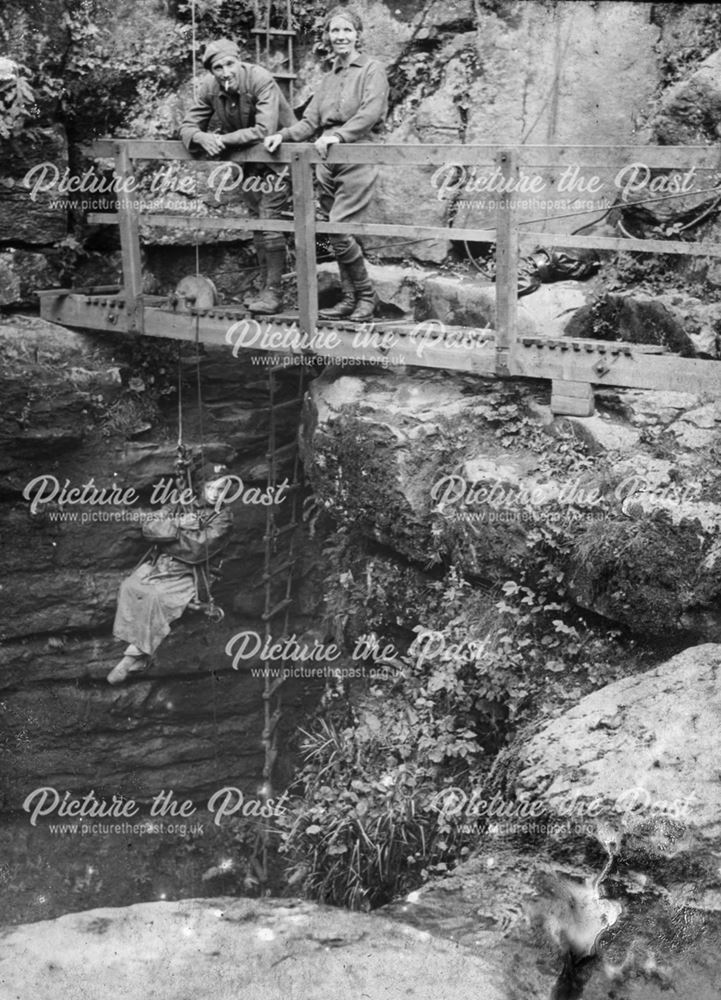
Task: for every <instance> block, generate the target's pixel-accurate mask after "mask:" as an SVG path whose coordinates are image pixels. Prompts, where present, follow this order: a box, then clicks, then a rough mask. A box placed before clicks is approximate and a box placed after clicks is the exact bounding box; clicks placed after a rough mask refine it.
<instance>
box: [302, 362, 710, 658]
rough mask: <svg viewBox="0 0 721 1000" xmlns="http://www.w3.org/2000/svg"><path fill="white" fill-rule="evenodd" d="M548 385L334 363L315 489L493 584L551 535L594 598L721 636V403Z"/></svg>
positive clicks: (371, 524)
mask: <svg viewBox="0 0 721 1000" xmlns="http://www.w3.org/2000/svg"><path fill="white" fill-rule="evenodd" d="M709 363H711V362H709ZM547 393H548V390H547V389H545V390H540V389H534V388H533V387H531V386H529V385H528V384H525V385H524V384H521V383H520V382H517V383H512V382H509V383H507V384H505V385H501V384H500V383H498V382H496V381H494V380H490V379H489V380H483V379H480V378H477V377H472V378H470V377H464V376H459V375H452V374H450V373H447V372H446V373H439V372H429V371H419V370H416V371H414V372H412V373H409V374H404V375H400V374H396V373H393V372H389V371H386V372H380V371H378V370H371V371H368V372H367V373H365V374H364V375H363V376H362V377H355V376H348V375H344V374H342V373H341V372H340V371H338V370H336V371H332V372H330V371H329V372H327V373H325V374H324V375H323V376H322V377H321V378H320V379H318V380H317V381H316V382H315V383H314V384H313V386H312V389H311V393H310V397H309V407H308V412H307V414H306V421H305V432H304V439H303V448H304V455H305V464H306V468H308V469H309V470H310V476H311V479H312V481H313V486H314V490H315V493H316V495H317V496H318V497H319V498H320V499H321V500H322V502H323V503H324V504H325V506H326V508H327V509H328V511H329V512H330V513H331V514H332V515H333V516H334V517H336V518H337V519H338V520H339V521H340V522H341V523H343V524H348V525H350V524H355V525H356V526H360V527H361V528H362V530H363V531H364V533H366V534H367V535H368V536H369V537H371V538H374V539H375V540H376V541H379V542H381V543H383V544H385V545H388V546H390V547H391V548H393V549H395V550H396V551H397V552H400V553H401V554H402V555H403V556H405V557H409V558H411V559H413V560H415V561H417V562H418V563H421V564H424V565H427V564H428V563H429V562H431V563H432V562H439V561H441V560H451V561H453V562H455V563H456V565H458V566H459V567H461V568H463V569H464V570H465V571H466V572H467V573H470V574H471V575H472V576H476V577H481V578H484V579H487V580H501V581H502V580H505V579H508V577H509V576H511V577H512V576H514V575H516V574H517V573H518V572H519V571H520V570H521V569H522V568H523V567H524V566H525V567H526V568H527V567H528V565H529V563H532V562H533V560H534V558H536V557H537V556H536V555H534V553H540V552H542V551H543V545H544V544H545V543H544V542H543V541H542V539H543V537H546V538H547V540H548V542H549V543H550V544H551V545H552V546H553V550H554V551H555V557H556V558H557V559H559V560H560V563H559V565H560V566H561V567H562V573H563V574H564V575H565V578H566V581H567V584H568V586H569V588H570V591H571V594H572V595H573V597H574V599H575V600H576V602H577V603H578V604H579V605H581V606H582V607H584V608H588V609H591V610H594V611H596V612H599V613H601V614H603V615H606V616H607V617H608V618H610V619H612V620H615V621H621V622H623V623H624V624H626V625H627V626H628V627H630V628H631V629H636V630H638V631H640V632H644V633H649V632H650V633H655V634H658V635H666V634H667V633H668V632H669V630H671V631H675V632H676V633H677V634H679V635H681V634H683V633H684V631H685V630H690V631H691V632H693V633H694V634H696V635H700V636H705V637H706V638H712V639H716V638H717V637H718V636H719V628H720V627H721V618H719V604H718V601H719V595H720V594H721V577H720V576H719V565H720V564H719V560H718V551H719V550H718V540H717V538H718V535H717V532H718V525H719V523H721V510H720V509H719V505H718V499H717V497H718V494H717V489H718V477H717V472H716V463H715V459H714V455H715V453H716V449H717V448H718V446H719V434H720V433H721V421H720V420H719V415H720V414H719V410H718V406H717V404H715V403H711V404H705V405H704V404H703V403H702V401H701V400H700V399H699V398H698V397H694V396H690V395H686V394H679V393H672V392H669V393H652V392H648V393H646V392H640V391H630V390H629V391H625V390H619V391H611V390H604V392H603V393H599V404H600V406H599V412H598V413H597V414H595V415H594V416H592V417H589V418H560V419H558V418H557V419H553V418H552V416H551V414H550V412H549V409H548V395H547ZM642 438H643V439H644V440H642ZM574 442H575V443H574ZM662 448H663V449H664V452H663V453H664V455H665V456H667V457H664V458H661V457H660V456H661V454H662V451H661V449H662ZM564 455H565V457H564ZM574 456H575V457H574ZM554 525H555V526H557V528H558V529H561V528H562V535H561V536H558V537H556V536H554V537H553V538H551V536H552V535H553V533H554V530H555V529H554V528H553V526H554ZM539 530H540V531H541V535H540V536H539V534H538V531H539ZM539 541H540V546H541V547H540V548H537V546H538V545H539Z"/></svg>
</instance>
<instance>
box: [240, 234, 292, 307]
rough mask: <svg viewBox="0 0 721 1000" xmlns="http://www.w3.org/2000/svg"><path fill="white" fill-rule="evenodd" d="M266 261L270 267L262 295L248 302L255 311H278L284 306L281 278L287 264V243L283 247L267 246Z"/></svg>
mask: <svg viewBox="0 0 721 1000" xmlns="http://www.w3.org/2000/svg"><path fill="white" fill-rule="evenodd" d="M265 261H266V265H267V268H268V274H267V277H266V282H265V287H264V288H263V290H262V292H261V293H260V295H259V296H258V297H257V298H255V299H252V300H251V301H250V302H248V303H247V306H248V309H250V311H251V312H253V313H266V314H270V313H277V312H280V311H281V309H282V308H283V295H282V292H281V284H280V283H281V278H282V277H283V266H284V264H285V244H283V246H282V247H272V248H270V247H268V246H266V248H265Z"/></svg>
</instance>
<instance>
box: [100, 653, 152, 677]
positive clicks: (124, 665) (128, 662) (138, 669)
mask: <svg viewBox="0 0 721 1000" xmlns="http://www.w3.org/2000/svg"><path fill="white" fill-rule="evenodd" d="M149 666H150V657H149V656H147V655H146V654H145V653H141V654H140V655H139V656H134V655H132V654H129V653H126V654H125V656H124V657H123V658H122V660H121V661H120V663H117V664H116V665H115V666H114V667H113V669H112V670H111V671H110V673H109V674H108V678H107V680H108V684H113V685H115V684H122V683H124V681H126V680H127V678H128V675H129V674H137V673H142V672H143V671H144V670H147V669H148V667H149Z"/></svg>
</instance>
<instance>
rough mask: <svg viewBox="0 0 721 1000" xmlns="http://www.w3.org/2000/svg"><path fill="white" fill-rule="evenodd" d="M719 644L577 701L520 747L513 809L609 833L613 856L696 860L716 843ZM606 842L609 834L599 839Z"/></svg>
mask: <svg viewBox="0 0 721 1000" xmlns="http://www.w3.org/2000/svg"><path fill="white" fill-rule="evenodd" d="M719 713H721V646H719V645H717V644H713V643H707V644H705V645H701V646H694V647H691V648H689V649H685V650H684V651H683V652H682V653H679V654H678V655H676V656H674V657H672V658H671V659H670V660H667V661H666V662H665V663H662V664H660V665H659V666H657V667H654V668H653V669H652V670H648V671H646V672H645V673H642V674H636V675H634V676H631V677H624V678H622V679H621V680H618V681H615V682H614V683H612V684H608V685H606V686H605V687H603V688H601V689H600V690H598V691H595V692H593V694H590V695H587V696H586V697H585V698H583V699H582V700H581V701H580V702H579V703H578V704H577V705H575V706H574V707H573V708H571V709H569V710H568V711H566V712H564V713H563V715H561V716H559V718H557V719H554V720H553V721H551V722H549V723H547V724H546V725H544V726H542V727H541V728H540V729H539V731H538V732H537V733H536V734H535V735H534V736H533V738H532V739H530V740H528V741H526V743H525V744H524V746H523V747H522V748H520V760H521V767H520V769H519V771H518V774H517V777H516V781H515V787H516V795H517V798H518V800H519V802H526V801H535V802H542V803H543V804H544V805H545V806H546V807H547V813H548V815H549V816H550V817H553V818H554V819H560V818H566V819H571V820H578V821H580V822H583V821H586V820H587V821H588V822H589V823H590V824H591V826H593V824H597V825H598V827H599V829H601V828H602V827H603V824H606V827H607V829H608V830H609V831H612V832H613V834H614V837H615V839H614V843H615V848H614V849H615V850H620V849H621V847H622V846H623V848H624V850H625V851H627V852H631V851H634V852H641V853H644V854H646V855H648V856H652V857H655V858H660V859H661V860H660V863H663V862H664V861H665V862H666V863H671V862H672V860H673V859H674V858H675V857H677V856H678V855H679V854H680V853H684V852H686V853H687V852H689V851H692V850H693V851H695V852H696V853H695V857H696V859H697V863H699V864H700V863H701V862H702V861H703V859H704V857H706V863H707V864H714V865H715V863H714V862H713V856H712V855H710V854H709V855H708V856H707V855H706V852H710V851H712V850H714V851H716V850H718V848H719V844H720V843H721V819H720V817H721V808H720V805H721V804H720V803H719V788H718V780H717V768H716V763H717V741H716V726H717V720H718V717H719ZM608 836H611V833H609V834H608Z"/></svg>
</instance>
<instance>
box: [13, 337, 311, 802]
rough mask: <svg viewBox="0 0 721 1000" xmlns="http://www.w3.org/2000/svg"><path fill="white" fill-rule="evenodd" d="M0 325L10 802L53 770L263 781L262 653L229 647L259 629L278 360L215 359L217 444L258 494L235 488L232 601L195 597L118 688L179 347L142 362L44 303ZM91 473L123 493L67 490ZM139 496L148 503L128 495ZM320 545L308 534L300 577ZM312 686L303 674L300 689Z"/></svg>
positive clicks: (163, 462)
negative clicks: (119, 610) (127, 601)
mask: <svg viewBox="0 0 721 1000" xmlns="http://www.w3.org/2000/svg"><path fill="white" fill-rule="evenodd" d="M0 335H1V336H2V344H3V372H2V379H3V399H4V403H5V405H4V411H3V415H2V427H1V431H0V434H1V436H2V445H3V447H2V455H3V459H2V463H3V469H2V472H3V481H4V484H5V485H4V487H3V493H2V502H1V513H2V539H3V552H4V558H3V567H2V576H3V581H2V591H1V594H2V603H3V616H2V618H3V621H2V640H3V644H2V647H1V649H0V691H1V692H2V698H1V699H0V700H1V702H2V714H3V724H4V729H5V733H6V736H5V738H4V741H3V752H4V766H3V769H2V772H3V797H4V800H5V805H6V806H10V807H11V808H17V807H18V806H19V804H20V803H21V802H22V800H23V799H24V797H25V795H26V794H28V791H29V790H31V789H32V788H33V787H35V786H37V785H45V784H50V785H58V786H59V787H60V788H67V789H72V790H80V789H85V790H87V789H90V788H94V789H95V790H96V791H98V792H102V791H103V790H106V791H111V792H112V793H118V794H124V795H128V796H131V797H134V798H135V799H137V800H139V801H143V800H144V799H147V798H149V797H152V795H154V794H156V793H157V791H158V790H159V789H160V788H162V787H176V788H178V789H179V790H182V792H183V793H187V795H189V796H194V797H198V796H199V795H201V794H204V793H205V792H206V791H207V790H208V789H210V788H217V787H219V785H218V782H221V783H227V782H229V783H230V784H233V785H239V786H245V787H247V786H248V785H249V784H251V783H252V784H253V785H255V783H256V782H257V780H258V777H259V775H260V773H261V770H262V747H261V742H260V736H261V731H262V729H263V721H262V699H261V697H260V689H261V681H260V680H258V679H256V678H253V677H251V676H250V674H249V670H250V667H251V666H253V665H255V664H256V662H257V658H252V659H248V660H247V661H244V662H240V663H239V667H240V669H239V670H235V669H233V668H232V661H231V659H230V657H229V656H227V655H226V654H225V651H224V650H225V646H226V643H227V642H228V640H229V639H230V638H231V637H232V636H233V635H234V634H235V633H236V632H238V631H241V630H243V629H250V630H253V631H257V632H259V633H262V632H263V625H262V622H261V621H260V614H261V613H262V610H263V589H262V583H261V575H262V566H263V542H262V536H263V533H264V530H265V514H266V509H267V508H266V507H265V506H262V505H261V504H259V503H253V502H252V500H254V499H257V498H258V497H259V496H260V495H261V494H262V493H264V492H265V469H266V463H265V452H266V447H267V444H266V438H267V409H266V410H265V411H264V410H263V407H264V406H266V407H267V377H266V376H264V375H263V374H262V373H260V372H259V371H258V369H255V370H254V369H253V368H252V366H250V365H247V366H244V365H243V364H242V363H241V362H236V361H234V362H233V364H232V365H230V364H228V363H227V360H226V359H225V357H222V356H220V354H219V353H218V352H216V353H215V354H209V355H206V356H204V357H203V359H202V362H201V384H202V390H203V424H204V442H205V454H206V458H208V459H210V460H211V461H212V460H214V461H225V462H226V463H228V464H229V467H230V468H231V470H232V471H233V472H234V473H235V474H236V475H237V476H239V477H240V478H241V479H242V480H243V484H244V490H243V497H245V498H246V500H247V502H244V500H243V499H242V498H241V499H240V500H238V501H237V502H236V503H234V504H233V505H231V506H232V508H233V513H234V522H235V526H234V534H233V537H232V542H231V544H230V546H229V547H228V549H227V550H226V553H225V556H224V561H223V567H222V577H221V580H220V581H219V583H218V585H217V588H216V593H215V597H216V600H217V602H218V603H219V604H220V605H221V607H223V608H224V609H225V611H226V618H225V620H224V621H223V622H222V623H221V624H213V623H212V622H210V621H209V620H208V619H207V618H206V617H205V616H204V615H203V614H202V613H200V612H190V613H186V615H185V616H184V617H183V619H182V620H181V621H180V622H179V623H177V625H176V626H175V627H174V629H173V632H172V634H171V636H170V637H169V638H168V639H167V640H166V642H165V643H163V645H162V646H161V647H160V650H159V653H158V656H157V659H156V663H155V665H154V667H153V668H152V670H151V671H150V672H149V673H148V674H144V675H142V677H137V678H135V679H133V680H132V681H131V682H129V683H128V684H127V685H126V686H124V687H122V688H120V689H113V688H111V687H110V686H109V685H108V684H106V682H105V677H106V675H107V673H108V671H109V669H110V668H111V667H112V666H113V665H114V663H115V662H117V660H118V659H119V656H120V654H121V653H122V644H121V643H119V642H117V641H116V640H114V639H113V638H112V622H113V617H114V612H115V601H116V595H117V589H118V585H119V583H120V581H121V580H122V578H123V577H124V576H125V575H127V573H129V572H130V571H131V570H132V568H133V567H134V566H135V565H136V564H137V563H138V561H139V560H140V559H141V558H142V557H143V555H144V554H145V553H146V552H147V549H148V545H147V543H144V542H143V541H142V539H141V537H140V530H139V527H138V520H137V516H138V513H139V512H142V511H143V510H147V509H149V497H150V494H151V492H152V489H153V486H154V484H157V483H159V482H160V481H161V479H163V477H166V481H167V478H168V477H169V476H170V475H172V467H173V460H174V456H175V447H176V443H177V412H174V408H173V405H172V404H171V405H170V406H168V407H167V408H164V407H162V406H161V407H160V408H159V407H158V405H157V402H156V401H155V400H157V399H158V398H160V399H161V401H162V399H163V397H162V396H160V397H158V394H157V392H155V391H154V390H157V389H158V388H159V385H158V382H156V383H155V385H154V384H153V381H154V380H163V379H164V380H165V381H164V382H163V385H164V387H165V388H166V389H168V388H170V387H171V386H172V385H173V381H174V379H175V377H176V374H177V371H176V368H175V364H174V362H172V361H169V362H167V364H168V366H169V367H168V368H165V369H164V368H163V365H162V363H160V362H159V361H158V358H157V357H154V358H153V359H152V364H151V365H150V367H149V368H148V367H144V365H143V360H145V362H146V364H150V362H149V361H148V358H147V357H145V358H144V359H142V358H140V357H137V356H136V358H135V360H134V361H133V360H131V361H130V362H128V357H129V356H128V354H127V351H126V350H124V348H123V345H122V344H120V343H119V342H117V341H113V340H112V338H102V337H98V336H93V335H83V334H75V333H71V332H69V331H66V330H63V329H61V328H58V327H53V326H52V325H51V324H45V323H42V322H40V321H33V320H23V319H19V320H17V321H15V323H14V324H5V325H3V326H2V327H0ZM126 347H127V345H126ZM182 367H183V374H182V378H183V380H184V381H185V383H186V384H185V390H184V431H185V440H186V442H187V443H188V445H190V446H193V445H194V446H196V447H197V446H198V445H199V444H200V440H201V438H200V429H199V409H198V403H197V398H196V396H195V388H194V380H195V367H194V364H193V362H192V359H188V358H186V359H185V360H184V362H183V366H182ZM162 372H164V374H161V373H162ZM280 381H281V383H282V386H281V390H280V391H281V394H282V393H283V392H285V393H288V394H289V395H291V396H292V395H293V394H294V392H295V385H294V384H293V383H294V381H295V380H294V377H293V375H292V374H291V373H288V374H287V375H282V376H281V378H280ZM131 386H132V387H133V388H131ZM169 395H171V396H172V395H173V394H172V393H169ZM151 396H154V397H155V399H154V400H153V399H151V398H150V397H151ZM173 398H174V397H173ZM281 398H283V396H282V395H281ZM294 435H295V425H294V415H293V411H292V409H286V410H285V411H284V415H283V418H282V422H281V425H280V428H279V443H281V444H282V443H288V442H291V441H292V440H293V438H294ZM288 471H290V470H288ZM280 478H281V480H282V478H283V469H282V467H281V477H280ZM86 484H88V485H89V486H92V487H93V488H94V489H95V490H97V491H105V497H106V498H110V499H114V500H115V502H112V503H108V502H104V503H102V502H96V503H94V504H93V503H92V502H86V503H78V502H76V503H73V502H72V497H71V502H69V503H65V504H63V503H62V493H63V489H64V488H67V489H74V488H81V487H83V486H85V485H86ZM128 490H132V491H134V494H129V493H128V492H127V491H128ZM66 495H67V494H66ZM77 496H78V494H76V497H77ZM88 496H90V494H88ZM133 496H134V497H135V498H136V502H135V503H128V502H124V501H125V500H128V498H132V497H133ZM33 501H35V504H34V506H35V511H34V512H33V511H32V507H33ZM277 509H278V516H279V518H280V520H281V521H284V520H286V519H287V514H286V512H285V511H284V510H283V508H282V506H281V505H278V508H277ZM281 557H282V552H280V553H279V556H278V557H277V560H276V561H280V559H281ZM314 560H315V556H314V554H313V548H312V546H311V545H310V544H309V543H307V544H306V547H305V549H304V550H303V551H302V553H301V559H300V562H299V569H300V575H299V577H298V579H299V580H301V579H302V578H304V577H306V576H307V574H308V573H309V572H311V571H312V569H313V566H314ZM297 607H298V612H297V619H296V624H295V626H294V627H295V628H296V630H299V631H303V628H304V624H303V620H304V616H312V615H313V614H314V612H315V610H316V609H315V605H314V602H313V599H312V597H311V596H310V591H309V590H308V589H306V588H304V587H302V586H301V587H300V589H299V593H298V604H297ZM291 630H292V629H291ZM306 696H307V693H306V692H305V690H304V688H302V687H301V686H299V685H296V687H295V688H294V689H293V688H291V689H289V694H288V704H289V705H290V706H292V705H297V704H300V703H301V702H303V701H304V699H305V698H306ZM310 697H311V698H312V694H311V695H310Z"/></svg>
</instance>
